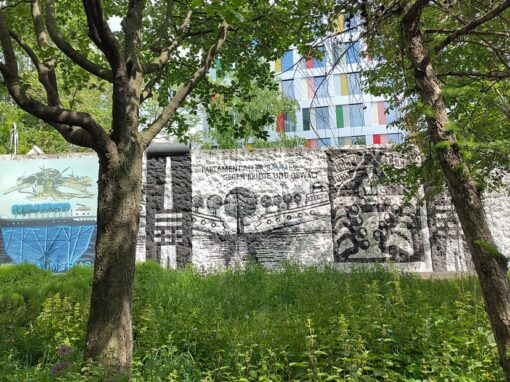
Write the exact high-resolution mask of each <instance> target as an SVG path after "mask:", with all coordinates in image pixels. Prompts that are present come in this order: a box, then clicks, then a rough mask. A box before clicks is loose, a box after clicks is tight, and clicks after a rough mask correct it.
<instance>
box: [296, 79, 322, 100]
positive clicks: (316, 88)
mask: <svg viewBox="0 0 510 382" xmlns="http://www.w3.org/2000/svg"><path fill="white" fill-rule="evenodd" d="M301 95H302V98H305V97H306V98H308V99H313V98H326V97H329V91H328V80H327V78H326V77H325V76H317V77H307V78H303V79H301Z"/></svg>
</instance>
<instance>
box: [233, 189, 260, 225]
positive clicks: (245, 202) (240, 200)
mask: <svg viewBox="0 0 510 382" xmlns="http://www.w3.org/2000/svg"><path fill="white" fill-rule="evenodd" d="M256 211H257V195H255V193H254V192H253V191H251V190H249V189H247V188H244V187H235V188H233V189H232V190H230V191H229V193H228V194H227V196H226V197H225V213H226V214H227V215H228V216H231V217H233V218H235V219H236V222H237V234H238V235H242V234H244V226H245V223H244V219H245V218H247V217H249V216H252V215H254V214H255V212H256Z"/></svg>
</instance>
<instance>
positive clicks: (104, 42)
mask: <svg viewBox="0 0 510 382" xmlns="http://www.w3.org/2000/svg"><path fill="white" fill-rule="evenodd" d="M83 8H84V9H85V14H86V15H87V25H88V28H89V37H90V38H91V39H92V41H93V42H94V43H95V44H96V46H97V47H98V48H99V49H100V50H101V51H102V52H103V54H104V55H105V57H106V59H107V60H108V63H109V64H110V67H111V68H112V70H113V73H114V77H115V73H116V72H118V71H119V70H122V69H123V67H124V60H123V59H122V54H121V52H120V47H119V42H118V41H117V39H116V38H115V36H114V35H113V33H112V31H111V29H110V27H109V26H108V23H107V22H106V21H105V19H104V17H103V9H102V7H101V1H100V0H83Z"/></svg>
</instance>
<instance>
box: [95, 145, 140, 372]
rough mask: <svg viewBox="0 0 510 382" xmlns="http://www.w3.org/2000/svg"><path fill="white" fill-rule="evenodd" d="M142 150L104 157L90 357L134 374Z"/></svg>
mask: <svg viewBox="0 0 510 382" xmlns="http://www.w3.org/2000/svg"><path fill="white" fill-rule="evenodd" d="M142 154H143V151H142V148H141V147H140V145H139V144H138V143H136V142H132V143H131V144H130V147H129V148H128V149H125V150H123V151H122V152H120V153H118V154H116V155H100V156H99V180H98V212H97V239H96V258H95V263H94V278H93V283H92V296H91V301H90V316H89V320H88V327H87V345H86V352H85V359H88V358H91V359H95V360H100V361H101V362H102V363H106V364H110V365H112V367H115V369H116V370H112V371H113V372H114V373H117V374H129V371H130V367H131V361H132V354H133V335H132V326H131V301H132V287H133V279H134V270H135V252H136V237H137V234H138V224H139V216H140V201H141V179H142Z"/></svg>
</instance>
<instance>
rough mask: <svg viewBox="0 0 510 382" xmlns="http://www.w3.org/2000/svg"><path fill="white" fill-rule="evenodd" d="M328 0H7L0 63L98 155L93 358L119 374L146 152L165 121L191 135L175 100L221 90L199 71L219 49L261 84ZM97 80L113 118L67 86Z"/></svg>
mask: <svg viewBox="0 0 510 382" xmlns="http://www.w3.org/2000/svg"><path fill="white" fill-rule="evenodd" d="M29 3H30V4H29ZM332 3H333V2H331V3H329V2H328V1H326V2H321V4H316V2H314V1H311V0H299V1H290V0H282V1H275V2H268V1H251V2H245V1H241V0H233V1H220V0H213V1H201V0H184V1H179V2H176V1H173V0H167V1H143V0H129V1H127V0H119V1H109V2H101V1H100V0H83V1H82V3H81V4H79V3H78V2H76V1H72V0H60V1H58V3H57V2H55V1H54V0H46V1H44V2H40V1H39V0H31V1H30V2H25V1H14V0H12V1H10V0H9V1H4V2H3V3H2V4H3V5H2V7H1V8H0V45H1V48H2V53H3V57H2V62H1V63H0V72H1V74H2V77H3V85H4V86H5V89H7V91H8V93H9V95H10V97H11V98H12V100H13V101H14V102H15V103H16V104H17V105H18V106H19V108H21V109H22V110H24V111H25V112H27V113H29V114H31V115H33V116H34V117H36V118H38V119H41V120H43V121H44V122H46V123H48V124H49V125H51V126H52V127H53V128H54V129H55V130H56V131H58V132H59V133H60V134H61V135H62V136H63V137H64V138H65V139H66V141H67V142H69V143H71V144H73V145H77V146H81V147H86V148H90V149H92V150H94V151H95V152H96V153H97V155H98V158H99V175H98V211H97V238H96V258H95V265H94V276H93V282H92V294H91V304H90V314H89V319H88V325H87V342H86V351H85V357H86V358H92V359H96V360H103V361H104V362H110V363H112V364H113V365H115V366H116V367H117V369H118V370H119V372H120V373H125V372H128V371H129V368H130V365H131V361H132V344H133V338H132V325H131V301H132V285H133V276H134V265H135V248H136V236H137V232H138V222H139V206H140V199H141V175H142V156H143V152H144V150H145V149H146V148H147V146H148V145H149V144H150V142H151V141H152V140H153V138H154V137H155V136H156V135H157V134H158V133H159V132H160V131H161V130H162V129H171V130H172V132H173V133H175V134H176V135H177V136H182V135H183V134H184V133H186V128H187V126H186V125H185V124H184V123H183V116H182V114H180V113H179V108H180V107H184V106H185V107H186V108H187V109H188V110H196V109H197V107H198V105H199V104H207V103H208V102H210V99H211V95H213V94H216V93H217V89H215V86H214V85H213V84H209V83H208V82H207V81H204V80H203V79H204V77H205V75H206V73H207V72H208V70H209V68H210V67H211V64H212V63H213V61H214V59H215V58H216V57H217V56H218V55H219V54H221V62H222V65H225V66H226V67H229V68H230V67H232V68H234V70H235V72H236V78H238V80H237V81H236V82H235V84H234V88H235V89H237V91H242V89H243V88H244V87H246V86H249V85H250V84H251V82H252V81H256V82H257V83H258V84H260V85H264V84H266V83H267V82H268V81H269V80H270V79H271V78H272V74H271V73H270V71H269V64H268V62H267V60H268V59H269V60H271V59H274V58H276V57H277V56H278V55H280V54H282V52H283V51H284V50H285V49H286V47H287V46H289V45H291V44H292V43H296V42H297V43H302V44H304V43H305V41H308V40H309V37H310V34H312V33H314V32H313V31H317V32H318V33H320V32H321V30H324V29H325V28H326V26H324V25H323V23H322V22H321V21H320V20H319V19H318V18H317V15H321V14H324V13H325V12H326V10H327V9H329V8H331V7H332V5H333V4H332ZM321 7H323V8H321ZM115 19H120V20H122V22H121V23H120V24H121V30H119V31H115V30H112V27H111V26H110V24H109V21H110V23H111V21H112V20H115ZM28 25H32V26H33V28H32V31H30V30H29V29H30V28H26V27H27V26H28ZM112 25H113V24H112ZM20 26H22V27H20ZM84 26H86V27H84ZM220 52H221V53H220ZM264 58H265V59H264ZM234 65H235V66H234ZM29 70H33V71H34V72H36V73H37V79H38V84H36V86H37V87H35V86H27V76H28V75H29V73H28V71H29ZM247 79H250V80H249V81H248V80H247ZM94 81H99V82H100V83H101V84H102V86H103V87H104V92H105V93H106V94H108V96H109V97H110V96H111V122H103V121H101V120H100V119H99V118H98V117H97V115H96V111H84V107H83V106H84V105H76V104H72V103H71V102H68V101H66V97H68V96H69V95H70V93H71V89H73V88H76V89H82V88H84V87H85V86H86V85H89V84H91V83H93V82H94ZM250 86H251V85H250ZM239 89H241V90H239ZM192 92H193V96H192V97H189V95H190V94H191V93H192ZM151 97H152V98H154V99H156V100H157V101H158V104H159V106H160V107H161V113H160V114H159V115H158V117H157V118H155V119H154V120H151V121H146V122H145V121H142V119H141V113H140V110H141V108H143V102H144V101H146V100H148V99H150V98H151ZM142 122H143V123H142Z"/></svg>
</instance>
